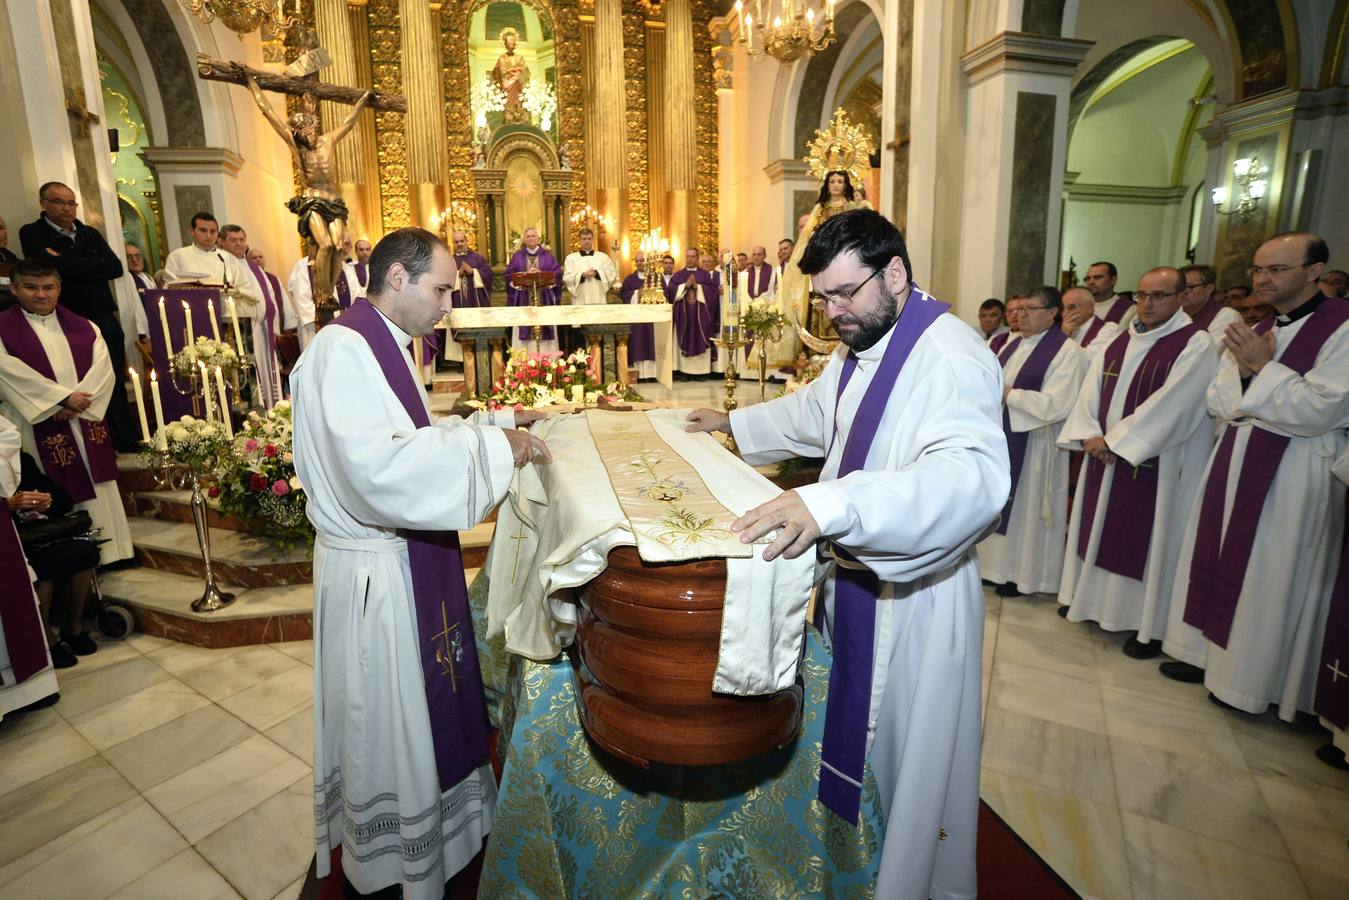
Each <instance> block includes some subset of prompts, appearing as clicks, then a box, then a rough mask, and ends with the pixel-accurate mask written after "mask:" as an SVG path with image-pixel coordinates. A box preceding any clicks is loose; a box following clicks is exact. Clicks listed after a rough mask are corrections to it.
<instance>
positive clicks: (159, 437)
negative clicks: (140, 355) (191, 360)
mask: <svg viewBox="0 0 1349 900" xmlns="http://www.w3.org/2000/svg"><path fill="white" fill-rule="evenodd" d="M150 396H151V398H152V399H153V400H154V404H155V421H157V422H158V423H159V430H158V431H156V432H155V446H156V447H157V448H158V449H160V450H166V449H168V448H167V447H166V446H165V443H164V404H162V403H161V402H160V401H159V375H158V374H156V373H155V370H154V369H151V370H150Z"/></svg>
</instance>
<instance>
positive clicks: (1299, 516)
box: [1162, 295, 1349, 722]
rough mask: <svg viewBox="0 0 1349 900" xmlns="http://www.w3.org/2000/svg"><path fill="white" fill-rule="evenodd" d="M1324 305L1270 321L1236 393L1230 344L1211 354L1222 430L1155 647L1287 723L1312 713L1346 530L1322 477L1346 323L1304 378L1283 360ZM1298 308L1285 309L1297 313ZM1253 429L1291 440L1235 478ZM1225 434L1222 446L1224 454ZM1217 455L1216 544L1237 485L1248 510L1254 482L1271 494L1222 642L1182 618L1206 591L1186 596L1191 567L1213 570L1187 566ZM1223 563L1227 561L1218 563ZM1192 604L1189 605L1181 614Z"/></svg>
mask: <svg viewBox="0 0 1349 900" xmlns="http://www.w3.org/2000/svg"><path fill="white" fill-rule="evenodd" d="M1319 296H1320V295H1318V297H1319ZM1315 301H1316V298H1313V300H1310V301H1308V303H1309V304H1310V303H1313V302H1315ZM1332 304H1349V301H1344V300H1333V299H1332V300H1325V299H1322V300H1320V302H1319V305H1318V306H1317V308H1316V310H1315V311H1314V312H1312V313H1311V314H1303V315H1297V317H1296V318H1292V317H1282V316H1281V317H1279V320H1277V321H1278V325H1277V327H1276V328H1275V331H1274V333H1275V352H1274V359H1273V360H1272V361H1271V362H1269V363H1267V364H1266V365H1265V366H1264V367H1263V368H1262V369H1261V370H1260V372H1259V373H1258V374H1256V375H1255V377H1253V378H1252V379H1250V383H1249V385H1248V386H1246V388H1245V389H1244V391H1243V389H1242V383H1241V376H1240V373H1239V371H1238V369H1237V363H1236V360H1235V359H1233V357H1232V354H1231V352H1230V351H1224V352H1223V354H1222V356H1221V357H1220V358H1219V360H1218V374H1217V377H1216V378H1215V379H1214V380H1213V383H1212V384H1210V385H1209V388H1208V393H1207V396H1206V400H1207V404H1208V410H1209V413H1210V415H1213V416H1215V417H1216V418H1217V419H1218V420H1219V421H1220V422H1221V423H1222V426H1221V428H1220V431H1219V434H1218V443H1217V444H1216V445H1215V447H1214V449H1213V453H1212V454H1211V455H1210V457H1209V462H1208V466H1207V468H1206V469H1205V473H1204V476H1203V482H1202V485H1201V487H1200V488H1199V490H1198V491H1197V493H1196V495H1195V498H1194V501H1193V502H1192V503H1191V504H1190V512H1189V520H1188V523H1187V525H1186V528H1185V536H1184V543H1183V544H1182V546H1181V551H1180V561H1179V564H1178V565H1177V568H1176V580H1175V583H1174V585H1173V587H1172V597H1173V600H1172V602H1171V609H1170V611H1169V614H1168V617H1167V626H1166V638H1165V641H1164V642H1163V644H1162V649H1163V650H1164V651H1165V652H1166V653H1167V654H1169V655H1170V656H1172V657H1174V658H1176V659H1179V660H1181V661H1183V662H1187V663H1190V664H1191V665H1195V666H1199V667H1201V668H1204V669H1205V670H1206V671H1205V673H1204V686H1205V687H1206V688H1208V690H1209V691H1210V692H1212V693H1213V694H1214V695H1215V696H1217V697H1218V699H1220V700H1222V701H1223V702H1225V703H1229V704H1231V705H1232V706H1235V707H1237V708H1238V709H1243V710H1246V711H1247V712H1252V713H1263V712H1264V711H1265V710H1266V709H1267V708H1268V706H1269V704H1271V703H1277V704H1278V706H1279V717H1280V718H1282V719H1284V720H1285V721H1290V722H1291V721H1292V720H1293V718H1294V717H1295V716H1296V714H1297V713H1298V711H1300V710H1301V711H1309V710H1310V709H1311V701H1312V693H1313V689H1314V687H1315V684H1316V666H1317V663H1318V659H1319V653H1320V647H1319V646H1317V645H1316V641H1317V640H1318V639H1319V635H1318V629H1319V628H1320V623H1321V621H1323V619H1324V615H1325V610H1326V604H1327V603H1328V602H1329V597H1330V591H1331V587H1332V583H1333V581H1334V578H1335V564H1336V560H1338V558H1339V552H1340V545H1341V536H1342V533H1343V532H1342V529H1343V528H1344V495H1345V491H1344V485H1343V484H1341V483H1340V482H1339V481H1338V480H1336V479H1335V477H1334V476H1333V475H1332V474H1331V472H1330V465H1331V463H1332V462H1333V461H1334V460H1335V458H1336V457H1337V456H1339V454H1340V453H1341V452H1343V450H1344V447H1345V443H1346V438H1345V431H1344V429H1345V427H1346V425H1349V379H1347V378H1346V377H1345V373H1346V372H1349V322H1344V323H1341V324H1340V325H1339V326H1338V327H1337V328H1335V330H1334V331H1333V332H1332V333H1331V334H1330V337H1329V338H1328V339H1327V340H1326V341H1325V342H1324V343H1323V344H1322V345H1321V347H1320V349H1319V351H1317V353H1316V355H1315V358H1314V362H1313V365H1312V367H1311V368H1310V369H1309V370H1308V371H1307V372H1306V373H1305V374H1304V375H1299V374H1298V372H1297V371H1296V370H1294V369H1293V368H1291V367H1290V366H1288V365H1285V364H1284V363H1282V362H1280V359H1281V358H1282V356H1283V355H1284V354H1285V353H1286V352H1287V350H1288V349H1289V345H1290V344H1292V343H1293V342H1294V341H1295V340H1296V339H1297V337H1298V335H1299V334H1300V333H1301V332H1302V331H1303V330H1304V329H1307V328H1308V327H1309V326H1312V325H1313V323H1314V322H1315V320H1316V318H1317V317H1318V316H1319V315H1322V314H1326V315H1336V313H1337V310H1336V309H1335V308H1334V307H1333V306H1332ZM1305 305H1306V304H1304V306H1305ZM1343 308H1344V307H1343V306H1341V307H1339V309H1340V310H1343ZM1299 312H1301V310H1294V314H1295V315H1296V314H1297V313H1299ZM1332 321H1333V320H1332ZM1320 324H1321V325H1322V327H1323V325H1324V323H1320ZM1257 431H1264V432H1267V433H1272V434H1274V435H1283V436H1286V437H1288V438H1289V441H1288V445H1287V447H1286V449H1285V450H1284V452H1283V456H1282V459H1281V460H1280V461H1279V463H1278V465H1277V468H1275V469H1274V471H1272V472H1270V471H1267V470H1266V468H1265V466H1263V465H1262V466H1261V467H1260V468H1259V471H1257V472H1252V473H1247V474H1246V475H1245V476H1243V474H1242V464H1243V461H1244V460H1245V458H1246V455H1247V453H1248V450H1249V448H1250V446H1251V441H1252V435H1253V434H1255V433H1256V432H1257ZM1229 435H1230V436H1231V438H1230V439H1231V444H1230V445H1228V447H1227V449H1226V451H1225V450H1224V443H1225V442H1226V441H1227V440H1228V439H1229ZM1224 453H1228V454H1230V466H1229V468H1228V476H1227V478H1226V479H1225V483H1224V484H1221V485H1215V500H1218V499H1220V500H1221V504H1222V506H1221V523H1222V528H1223V531H1222V534H1223V535H1224V542H1226V541H1228V540H1230V536H1231V535H1232V534H1233V533H1234V532H1235V531H1236V529H1232V528H1231V524H1232V522H1233V521H1234V519H1235V518H1236V517H1233V515H1232V509H1233V506H1234V501H1235V497H1236V493H1237V489H1238V485H1241V486H1242V488H1243V503H1244V504H1245V506H1246V507H1250V506H1251V505H1252V504H1251V503H1250V501H1249V499H1248V497H1247V492H1249V491H1251V490H1252V489H1253V488H1254V487H1255V486H1256V485H1258V484H1262V483H1263V484H1267V485H1268V494H1267V495H1266V496H1265V497H1264V502H1263V504H1262V505H1261V507H1260V512H1259V519H1258V524H1256V525H1255V530H1254V538H1253V544H1252V548H1253V549H1252V552H1251V555H1250V560H1249V562H1248V563H1247V565H1246V569H1245V574H1244V577H1243V578H1242V580H1241V582H1240V587H1239V594H1238V595H1237V598H1236V609H1235V612H1234V614H1233V615H1232V617H1231V623H1230V630H1229V631H1228V633H1227V635H1226V646H1221V645H1220V644H1219V643H1218V642H1216V641H1214V640H1210V639H1208V638H1206V637H1205V636H1204V633H1203V632H1202V631H1201V630H1200V629H1199V628H1198V627H1196V626H1195V625H1193V624H1191V622H1190V621H1187V620H1188V619H1195V618H1196V614H1197V613H1198V612H1199V611H1200V609H1201V608H1202V599H1203V597H1204V596H1205V595H1206V594H1208V593H1210V592H1207V591H1201V592H1198V593H1195V592H1192V591H1191V589H1190V587H1191V581H1192V575H1200V576H1201V577H1202V574H1203V573H1204V572H1205V570H1206V569H1208V568H1211V567H1199V568H1195V566H1194V562H1195V558H1194V557H1195V544H1196V533H1197V531H1198V530H1199V527H1200V523H1201V520H1202V516H1201V512H1202V509H1203V506H1204V499H1205V494H1206V488H1207V487H1208V480H1209V472H1210V471H1212V470H1213V468H1214V462H1215V460H1218V459H1219V458H1220V457H1221V456H1222V455H1224ZM1214 518H1215V519H1217V518H1218V517H1217V516H1215V517H1214ZM1192 568H1195V571H1194V572H1193V573H1192V571H1191V570H1192ZM1222 568H1224V569H1227V570H1230V569H1231V568H1232V567H1231V565H1230V564H1224V566H1222ZM1228 574H1229V575H1230V574H1231V573H1230V572H1229V573H1228ZM1197 603H1198V604H1199V605H1196V604H1197ZM1191 606H1195V609H1194V610H1190V609H1189V608H1190V607H1191Z"/></svg>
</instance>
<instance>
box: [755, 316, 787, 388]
mask: <svg viewBox="0 0 1349 900" xmlns="http://www.w3.org/2000/svg"><path fill="white" fill-rule="evenodd" d="M755 340H756V341H757V342H758V344H759V346H758V347H757V348H756V349H757V350H758V351H759V402H760V403H763V402H765V401H767V400H768V342H769V341H770V340H772V341H780V340H782V327H781V326H778V328H777V329H775V330H774V331H773V333H772V334H766V335H765V334H760V335H756V336H755Z"/></svg>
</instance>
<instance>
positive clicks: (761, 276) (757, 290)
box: [740, 247, 778, 303]
mask: <svg viewBox="0 0 1349 900" xmlns="http://www.w3.org/2000/svg"><path fill="white" fill-rule="evenodd" d="M740 279H741V281H740V290H741V291H742V292H743V293H744V296H745V298H746V299H747V300H757V299H758V298H760V297H764V298H766V299H767V300H768V301H769V302H770V303H771V302H772V301H773V299H774V298H775V297H777V293H778V270H777V269H775V268H773V267H772V266H770V265H769V264H768V250H767V249H766V248H764V247H755V248H754V249H753V250H751V251H750V255H749V264H748V265H745V266H742V267H741V270H740Z"/></svg>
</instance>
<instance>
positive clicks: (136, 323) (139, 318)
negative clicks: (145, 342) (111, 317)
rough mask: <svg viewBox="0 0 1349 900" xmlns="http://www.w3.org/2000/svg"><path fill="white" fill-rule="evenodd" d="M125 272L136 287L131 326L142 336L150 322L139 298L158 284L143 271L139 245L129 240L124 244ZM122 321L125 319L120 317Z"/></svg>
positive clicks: (146, 333)
mask: <svg viewBox="0 0 1349 900" xmlns="http://www.w3.org/2000/svg"><path fill="white" fill-rule="evenodd" d="M126 273H127V277H128V278H130V279H131V286H132V287H133V288H135V289H136V305H135V307H134V308H133V309H132V311H131V316H130V319H131V322H132V327H133V328H134V329H135V333H136V337H138V338H139V337H144V336H145V335H148V334H149V333H150V323H149V320H148V319H147V318H146V317H145V304H144V303H142V302H141V298H142V297H144V296H145V292H146V291H153V290H156V289H157V288H158V287H159V285H157V284H155V280H154V279H153V278H151V277H150V275H149V273H148V272H146V271H145V253H144V252H143V251H142V250H141V248H140V247H137V246H136V245H135V244H132V243H130V242H128V243H127V245H126ZM122 319H123V321H124V322H125V320H126V319H127V317H126V316H123V317H122Z"/></svg>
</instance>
